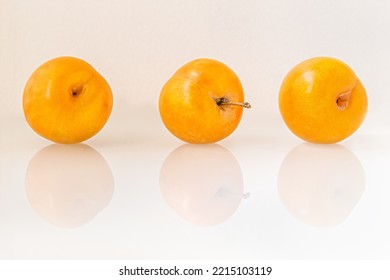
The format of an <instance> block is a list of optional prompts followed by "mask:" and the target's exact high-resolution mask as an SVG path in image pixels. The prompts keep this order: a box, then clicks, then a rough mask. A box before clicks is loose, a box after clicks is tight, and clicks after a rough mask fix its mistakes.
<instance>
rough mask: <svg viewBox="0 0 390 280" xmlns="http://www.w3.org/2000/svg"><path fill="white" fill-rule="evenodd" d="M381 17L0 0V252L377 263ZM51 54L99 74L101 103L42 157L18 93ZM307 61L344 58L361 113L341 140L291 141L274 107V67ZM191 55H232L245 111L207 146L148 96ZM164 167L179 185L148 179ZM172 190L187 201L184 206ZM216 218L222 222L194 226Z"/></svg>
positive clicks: (289, 7) (329, 9) (330, 8)
mask: <svg viewBox="0 0 390 280" xmlns="http://www.w3.org/2000/svg"><path fill="white" fill-rule="evenodd" d="M389 14H390V2H387V1H352V0H351V1H347V0H337V1H336V0H330V1H303V0H301V1H287V0H284V1H283V0H277V1H195V0H194V1H178V0H176V1H175V0H161V1H160V0H159V1H116V0H110V1H86V0H79V1H69V0H67V1H48V0H37V1H21V0H20V1H4V0H0V77H1V83H0V104H1V110H0V118H1V119H0V120H1V122H0V132H1V134H0V136H1V138H0V160H1V162H0V167H1V170H0V172H1V176H0V180H1V181H0V258H2V259H107V258H108V259H110V258H112V259H118V258H119V259H122V258H124V259H388V258H389V256H390V251H389V250H390V241H389V236H390V226H389V221H390V219H389V218H390V217H389V215H390V214H389V213H390V207H389V203H388V201H389V199H390V191H389V183H390V178H389V172H388V169H389V166H390V165H389V163H390V158H389V156H390V153H389V150H390V144H389V143H390V142H389V140H390V133H389V131H390V130H389V129H390V126H389V124H390V111H389V110H388V104H389V102H390V97H389V94H388V93H389V92H390V79H389V76H390V71H389V65H390V55H389V50H390V35H389V31H388V26H390V17H389V16H388V15H389ZM62 55H71V56H76V57H80V58H82V59H85V60H86V61H88V62H89V63H91V64H92V65H93V66H94V67H95V68H96V69H97V70H98V71H99V72H100V73H101V74H102V75H103V76H104V77H105V78H106V79H107V81H108V82H109V83H110V85H111V87H112V89H113V93H114V109H113V113H112V116H111V118H110V120H109V121H108V123H107V125H106V127H105V128H104V129H103V130H102V131H101V132H100V133H99V134H98V135H97V136H95V137H94V138H92V139H90V140H88V141H87V142H86V143H85V144H86V145H88V147H84V148H83V147H81V150H83V151H82V152H77V151H78V149H79V148H80V146H74V147H70V148H69V147H67V148H64V146H60V145H55V146H54V147H51V148H50V150H49V152H46V153H45V152H44V151H43V149H45V148H46V147H47V146H49V145H50V143H49V142H48V141H46V140H44V139H42V138H41V137H39V136H38V135H36V134H35V133H34V132H33V131H32V130H31V129H30V128H29V127H28V125H27V123H26V122H25V120H24V117H23V112H22V106H21V97H22V93H23V88H24V85H25V82H26V80H27V79H28V77H29V75H30V74H31V73H32V71H33V70H34V69H35V68H36V67H38V66H39V65H40V64H41V63H43V62H44V61H46V60H48V59H51V58H53V57H56V56H62ZM313 56H333V57H337V58H339V59H341V60H343V61H345V62H346V63H348V64H349V65H350V66H351V67H352V68H353V69H354V70H355V72H356V73H357V75H358V76H359V77H360V79H361V80H362V82H363V84H364V86H365V87H366V90H367V94H368V97H369V111H368V114H367V118H366V121H365V122H364V124H363V125H362V127H361V128H360V129H359V130H358V131H357V132H356V133H355V134H354V135H353V136H351V137H350V138H348V139H347V140H345V141H343V142H342V143H340V144H338V145H325V146H324V145H307V144H303V143H302V141H301V140H299V139H297V138H296V137H295V136H293V135H292V134H291V133H290V132H289V131H288V130H287V128H286V127H285V125H284V124H283V121H282V120H281V117H280V115H279V112H278V107H277V98H278V90H279V86H280V83H281V81H282V79H283V77H284V75H285V74H286V73H287V71H288V70H289V69H291V68H292V67H293V66H294V65H295V64H297V63H299V62H300V61H302V60H304V59H306V58H310V57H313ZM199 57H209V58H214V59H218V60H220V61H222V62H224V63H226V64H227V65H229V66H230V67H231V68H232V69H233V70H234V71H235V72H236V73H237V74H238V76H239V77H240V79H241V82H242V84H243V86H244V90H245V93H246V99H247V101H250V103H251V104H252V109H251V110H246V111H245V112H244V117H243V119H242V121H241V124H240V126H239V128H238V129H237V130H236V131H235V132H234V134H233V135H231V136H230V137H229V138H227V139H226V140H223V141H221V142H220V143H218V145H217V146H201V147H194V146H191V145H186V146H184V147H181V145H182V144H183V143H182V142H180V141H179V140H177V139H175V138H174V137H173V136H172V135H170V134H169V132H167V131H166V129H165V128H164V127H163V124H162V122H161V120H160V118H159V113H158V107H157V102H158V96H159V92H160V89H161V87H162V85H163V84H164V82H165V81H166V80H167V79H168V78H169V77H170V75H172V73H173V72H174V71H175V70H176V69H177V68H179V67H180V66H181V65H182V64H184V63H186V62H188V61H190V60H192V59H195V58H199ZM179 147H181V148H180V149H181V151H184V152H182V153H180V152H177V151H178V150H177V149H179ZM67 149H70V150H67ZM91 149H93V150H92V151H91ZM194 149H195V152H194ZM46 151H47V150H46ZM175 151H176V153H175ZM171 152H173V153H174V154H171ZM183 154H184V156H182V155H183ZM67 155H72V157H71V158H70V159H69V157H66V156H67ZM213 155H216V156H215V158H216V166H213V167H210V166H212V165H213V164H212V162H211V159H210V158H213ZM100 156H102V157H103V158H104V159H103V163H102V160H97V161H96V162H95V161H94V159H96V157H97V158H99V157H100ZM37 158H39V162H38V163H37ZM172 158H173V159H172ZM221 159H226V160H222V161H221ZM62 161H65V162H67V163H68V164H67V165H66V166H65V167H64V165H62V164H63V163H62ZM72 161H74V163H75V164H74V166H73V165H72V164H69V162H70V163H72ZM196 162H204V163H205V164H204V165H203V164H195V163H196ZM56 166H58V168H57V169H55V167H56ZM164 166H165V167H166V166H171V167H172V169H173V170H175V169H177V170H182V169H183V170H184V171H182V172H181V173H180V174H182V173H184V172H188V174H189V175H188V177H191V176H192V177H191V178H189V179H188V185H186V189H185V191H184V193H183V192H178V193H176V192H175V189H174V188H173V189H172V188H170V187H169V186H167V185H164V184H162V183H161V182H162V181H164V180H163V179H162V176H166V177H167V178H178V180H179V179H180V180H185V178H184V179H183V178H182V176H180V174H176V173H175V172H171V173H169V172H168V175H166V173H163V171H162V170H165V169H164V168H165V167H164ZM203 167H210V169H207V168H203ZM50 168H54V169H50ZM102 169H104V170H102ZM53 170H56V171H53ZM91 170H92V171H91ZM210 170H212V172H209V171H210ZM215 170H217V172H216V171H215ZM218 170H219V171H220V172H218ZM45 171H47V172H48V174H47V176H45ZM228 171H229V172H228ZM29 172H30V173H29ZM91 172H92V173H93V174H95V176H84V175H83V174H90V173H91ZM28 174H32V175H31V177H29V176H28ZM42 174H43V175H42ZM107 174H108V175H107ZM110 174H111V175H110ZM164 174H165V175H164ZM31 178H32V179H31ZM47 178H51V181H49V183H48V180H47ZM196 178H201V179H202V180H201V179H199V181H198V179H196ZM53 182H55V183H53ZM232 182H234V184H233V183H232ZM31 186H32V187H31ZM34 186H36V187H34ZM94 186H96V188H95V187H94ZM197 186H199V188H197ZM226 186H227V187H228V188H230V187H231V188H233V189H234V188H237V190H239V191H241V192H242V193H245V194H247V193H249V194H250V195H249V197H248V198H246V199H243V200H242V201H239V202H240V203H239V205H237V196H238V195H239V194H237V193H234V192H232V194H233V195H232V196H229V195H227V196H225V197H223V199H224V200H223V201H222V203H221V207H220V208H218V207H219V206H218V205H219V204H218V203H220V201H219V200H218V199H219V198H218V197H217V198H215V197H214V200H210V194H209V193H208V190H209V189H215V190H218V189H219V188H223V187H226ZM234 195H236V196H234ZM232 197H233V198H232ZM185 199H187V200H188V201H189V203H192V202H193V203H195V204H196V205H197V203H198V205H200V206H199V208H197V209H196V210H193V211H192V212H191V211H189V212H183V209H182V208H180V207H183V206H180V205H183V203H184V202H183V201H184V200H185ZM214 205H217V206H216V208H213V207H214ZM213 211H214V212H213ZM205 213H206V214H205ZM213 215H215V217H217V218H216V220H215V221H214V222H215V223H216V222H217V221H221V220H222V222H221V223H219V224H215V225H209V226H204V225H202V224H204V223H206V221H209V220H208V219H210V217H214V216H213ZM221 217H222V218H223V219H222V218H221ZM218 219H220V220H218ZM209 223H212V222H210V221H209Z"/></svg>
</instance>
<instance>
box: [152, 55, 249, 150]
mask: <svg viewBox="0 0 390 280" xmlns="http://www.w3.org/2000/svg"><path fill="white" fill-rule="evenodd" d="M243 107H246V108H250V105H249V103H247V102H244V93H243V89H242V85H241V82H240V80H239V79H238V77H237V75H236V74H235V73H234V72H233V71H232V70H231V69H230V68H229V67H228V66H226V65H225V64H223V63H221V62H219V61H216V60H212V59H196V60H193V61H191V62H189V63H187V64H185V65H184V66H182V67H181V68H180V69H179V70H177V71H176V73H175V74H174V75H173V76H172V77H171V78H170V79H169V80H168V81H167V82H166V84H165V85H164V87H163V88H162V90H161V93H160V100H159V109H160V115H161V119H162V121H163V123H164V125H165V126H166V127H167V129H168V130H169V131H170V132H171V133H172V134H173V135H175V136H176V137H177V138H179V139H181V140H183V141H186V142H189V143H196V144H204V143H213V142H216V141H219V140H222V139H224V138H225V137H227V136H228V135H230V134H231V133H232V132H233V131H234V130H235V129H236V128H237V126H238V124H239V122H240V120H241V116H242V111H243Z"/></svg>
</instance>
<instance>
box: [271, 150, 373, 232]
mask: <svg viewBox="0 0 390 280" xmlns="http://www.w3.org/2000/svg"><path fill="white" fill-rule="evenodd" d="M364 188H365V175H364V169H363V167H362V165H361V164H360V162H359V160H358V158H357V157H356V156H355V155H354V154H353V153H352V152H351V151H349V150H348V149H346V148H345V147H343V146H340V145H313V144H308V143H303V144H300V145H298V146H297V147H295V148H294V149H292V150H291V151H290V152H289V153H288V154H287V156H286V157H285V159H284V161H283V163H282V165H281V167H280V170H279V176H278V190H279V195H280V198H281V200H282V202H283V204H284V205H285V206H286V208H287V209H288V210H289V211H290V213H291V214H292V215H294V216H295V217H297V218H298V219H299V220H301V221H303V222H305V223H307V224H310V225H314V226H324V227H328V226H334V225H337V224H339V223H341V222H342V221H344V220H345V219H346V218H347V217H348V215H349V214H350V213H351V211H352V210H353V208H354V207H355V206H356V204H357V203H358V201H359V200H360V198H361V196H362V194H363V192H364Z"/></svg>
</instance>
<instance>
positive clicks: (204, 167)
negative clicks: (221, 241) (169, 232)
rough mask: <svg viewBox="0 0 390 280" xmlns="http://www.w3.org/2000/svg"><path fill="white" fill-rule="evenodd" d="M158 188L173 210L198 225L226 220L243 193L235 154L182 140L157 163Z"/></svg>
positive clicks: (234, 209) (243, 195)
mask: <svg viewBox="0 0 390 280" xmlns="http://www.w3.org/2000/svg"><path fill="white" fill-rule="evenodd" d="M160 188H161V193H162V195H163V196H164V198H165V201H166V202H167V204H168V205H169V206H170V207H171V208H172V209H173V210H174V211H176V212H177V213H178V214H179V215H180V216H182V217H183V218H184V219H185V220H187V221H189V222H190V223H192V224H196V225H201V226H211V225H216V224H220V223H222V222H224V221H226V220H227V219H228V218H229V217H230V216H231V215H233V213H234V212H235V211H236V210H237V208H238V206H239V205H240V203H241V200H242V199H243V198H246V197H247V194H243V190H244V186H243V178H242V173H241V168H240V165H239V164H238V162H237V160H236V158H235V157H234V156H233V155H232V154H231V153H230V152H229V151H228V150H226V149H225V148H223V147H221V146H219V145H216V144H213V145H191V144H184V145H182V146H180V147H179V148H177V149H175V150H174V151H173V152H171V153H170V154H169V155H168V157H167V158H166V159H165V161H164V163H163V165H162V167H161V171H160Z"/></svg>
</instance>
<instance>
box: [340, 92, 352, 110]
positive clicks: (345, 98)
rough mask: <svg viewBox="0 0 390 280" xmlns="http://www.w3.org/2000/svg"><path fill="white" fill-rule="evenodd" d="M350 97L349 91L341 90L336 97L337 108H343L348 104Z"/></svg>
mask: <svg viewBox="0 0 390 280" xmlns="http://www.w3.org/2000/svg"><path fill="white" fill-rule="evenodd" d="M350 97H351V91H347V92H343V93H341V94H339V95H338V96H337V98H336V106H337V108H338V109H339V110H341V111H342V110H345V109H346V108H347V107H348V105H349V99H350Z"/></svg>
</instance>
